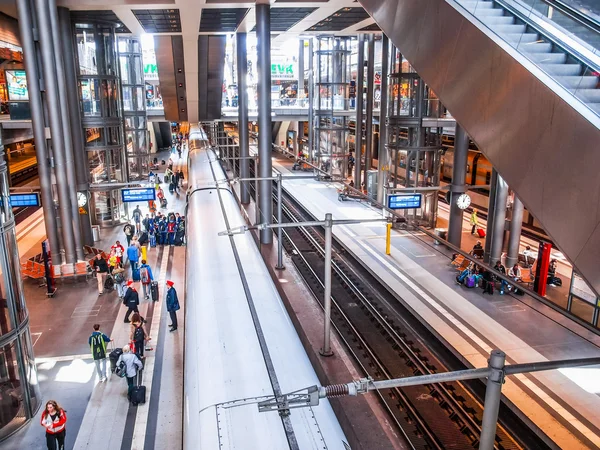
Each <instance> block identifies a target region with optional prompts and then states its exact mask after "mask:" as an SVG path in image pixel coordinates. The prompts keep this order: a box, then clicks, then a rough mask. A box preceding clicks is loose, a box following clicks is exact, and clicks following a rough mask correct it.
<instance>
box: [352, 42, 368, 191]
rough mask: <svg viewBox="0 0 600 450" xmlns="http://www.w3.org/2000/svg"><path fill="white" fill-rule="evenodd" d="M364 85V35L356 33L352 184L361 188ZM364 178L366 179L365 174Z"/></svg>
mask: <svg viewBox="0 0 600 450" xmlns="http://www.w3.org/2000/svg"><path fill="white" fill-rule="evenodd" d="M364 85H365V35H364V34H359V35H358V64H357V73H356V122H355V127H354V148H355V151H354V162H355V166H354V186H355V187H356V189H361V172H362V141H363V103H364V102H363V88H364ZM364 180H366V175H365V178H364Z"/></svg>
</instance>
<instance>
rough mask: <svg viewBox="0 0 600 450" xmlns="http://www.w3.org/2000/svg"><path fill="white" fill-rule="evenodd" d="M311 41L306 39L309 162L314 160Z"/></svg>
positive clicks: (313, 60) (313, 97) (313, 91)
mask: <svg viewBox="0 0 600 450" xmlns="http://www.w3.org/2000/svg"><path fill="white" fill-rule="evenodd" d="M313 41H314V40H313V39H310V40H309V41H308V55H309V56H308V158H309V160H310V161H311V162H314V160H313V156H314V149H313V145H314V142H315V123H314V122H315V86H314V84H315V74H314V64H315V58H314V56H313Z"/></svg>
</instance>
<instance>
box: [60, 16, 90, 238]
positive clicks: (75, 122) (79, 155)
mask: <svg viewBox="0 0 600 450" xmlns="http://www.w3.org/2000/svg"><path fill="white" fill-rule="evenodd" d="M58 20H59V25H60V35H61V36H60V38H61V42H62V52H63V58H64V59H63V61H64V64H65V82H66V85H67V101H68V105H69V108H68V109H69V120H70V123H71V138H72V141H73V160H74V162H75V176H76V182H77V191H78V192H81V193H82V194H83V195H85V196H86V198H88V199H89V197H90V194H89V167H88V157H87V153H86V151H85V146H84V139H83V126H82V125H81V113H80V111H79V96H78V95H77V90H78V87H77V72H76V69H75V52H74V51H73V30H72V28H71V13H70V12H69V10H68V9H67V8H58ZM83 209H84V210H85V212H86V214H80V215H79V224H80V227H81V238H82V241H83V244H84V245H94V237H93V235H92V222H91V217H90V203H89V201H88V203H87V204H86V205H85V206H84V207H83Z"/></svg>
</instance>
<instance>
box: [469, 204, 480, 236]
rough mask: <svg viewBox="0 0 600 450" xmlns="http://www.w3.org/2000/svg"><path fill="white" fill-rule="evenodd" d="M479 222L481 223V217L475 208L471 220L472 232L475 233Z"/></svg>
mask: <svg viewBox="0 0 600 450" xmlns="http://www.w3.org/2000/svg"><path fill="white" fill-rule="evenodd" d="M478 223H479V219H478V217H477V209H475V208H473V212H472V213H471V220H470V224H471V234H475V231H477V224H478Z"/></svg>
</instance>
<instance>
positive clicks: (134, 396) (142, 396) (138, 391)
mask: <svg viewBox="0 0 600 450" xmlns="http://www.w3.org/2000/svg"><path fill="white" fill-rule="evenodd" d="M131 403H132V404H133V405H134V406H135V405H139V404H140V403H146V386H142V385H140V386H136V387H134V388H133V389H132V390H131Z"/></svg>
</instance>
